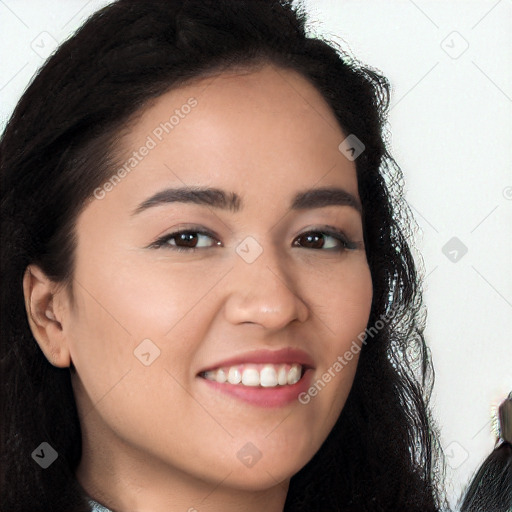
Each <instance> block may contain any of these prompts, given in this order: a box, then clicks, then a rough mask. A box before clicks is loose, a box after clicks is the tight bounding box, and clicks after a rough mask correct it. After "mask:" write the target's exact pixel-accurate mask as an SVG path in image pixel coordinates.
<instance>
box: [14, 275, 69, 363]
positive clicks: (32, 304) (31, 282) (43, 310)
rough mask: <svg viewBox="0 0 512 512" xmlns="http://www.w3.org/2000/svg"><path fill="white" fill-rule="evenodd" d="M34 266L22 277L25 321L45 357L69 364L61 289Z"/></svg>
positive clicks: (55, 361) (62, 291)
mask: <svg viewBox="0 0 512 512" xmlns="http://www.w3.org/2000/svg"><path fill="white" fill-rule="evenodd" d="M60 288H61V287H59V285H58V284H57V283H55V282H54V281H52V280H50V279H49V278H48V277H47V276H46V274H45V273H44V272H43V271H42V270H41V269H40V268H39V267H38V266H36V265H29V266H28V267H27V269H26V270H25V275H24V276H23V294H24V296H25V309H26V311H27V316H28V323H29V325H30V329H31V331H32V334H33V335H34V338H35V339H36V341H37V343H38V345H39V347H40V348H41V350H42V351H43V353H44V355H45V356H46V359H48V361H49V362H50V363H51V364H52V365H53V366H57V367H59V368H66V367H69V365H70V362H71V358H70V352H69V347H68V340H67V339H66V336H65V333H64V329H63V316H64V313H65V308H64V307H63V306H64V304H63V302H64V295H65V293H64V290H61V289H60Z"/></svg>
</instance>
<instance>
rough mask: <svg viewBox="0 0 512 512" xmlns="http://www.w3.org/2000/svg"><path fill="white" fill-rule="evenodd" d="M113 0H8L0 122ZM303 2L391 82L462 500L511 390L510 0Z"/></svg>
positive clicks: (455, 486) (454, 492)
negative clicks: (59, 47)
mask: <svg viewBox="0 0 512 512" xmlns="http://www.w3.org/2000/svg"><path fill="white" fill-rule="evenodd" d="M108 3H109V2H108V1H106V0H104V1H99V0H89V1H87V0H66V1H60V2H56V1H55V0H52V1H48V0H44V1H43V0H32V1H30V0H0V33H1V34H2V44H1V45H0V57H1V63H2V64H1V69H0V95H1V106H0V127H1V128H3V126H4V125H5V123H6V121H7V119H8V117H9V115H10V113H11V112H12V109H13V108H14V105H15V104H16V102H17V100H18V99H19V97H20V96H21V94H22V93H23V91H24V89H25V87H26V86H27V84H28V83H29V81H30V79H31V77H32V75H33V74H34V72H35V71H36V69H37V68H38V67H39V66H40V65H41V64H42V62H43V61H44V59H45V58H46V57H47V56H48V55H49V54H50V53H51V51H52V50H53V49H54V47H55V45H56V44H57V43H59V42H62V41H63V40H65V39H66V38H67V37H69V35H70V34H71V33H72V32H73V31H74V30H75V29H76V28H77V27H78V26H80V24H81V23H82V22H83V21H84V20H85V19H86V17H87V16H88V15H90V14H91V13H92V12H94V11H95V10H97V9H98V8H100V7H102V6H103V5H106V4H108ZM305 5H306V6H307V9H308V11H309V12H310V15H311V20H312V22H311V24H310V31H311V33H313V34H321V35H323V36H325V37H327V38H332V39H334V40H335V41H337V42H338V43H339V44H341V45H342V46H344V47H345V48H347V49H349V50H350V51H351V52H352V53H353V54H354V55H355V56H356V57H357V58H358V59H360V60H362V61H363V62H365V63H367V64H369V65H371V66H373V67H375V68H377V69H378V70H380V71H381V72H382V73H384V75H386V76H387V77H388V78H389V80H390V81H391V83H392V85H393V99H392V102H391V112H390V128H391V132H392V152H393V154H394V156H395V158H396V159H397V161H398V163H399V164H400V166H401V167H402V170H403V172H404V175H405V183H406V197H407V199H408V201H409V203H410V205H411V207H412V209H413V212H414V214H415V216H416V218H417V221H418V223H419V225H420V228H421V231H420V233H418V235H417V239H416V245H417V247H418V251H419V253H421V254H422V257H423V261H421V258H420V256H419V255H418V256H417V261H418V264H419V265H420V266H422V267H423V268H424V274H425V276H426V279H425V300H426V304H427V307H428V318H427V330H426V335H427V342H428V344H429V346H430V348H431V351H432V354H433V358H434V363H435V369H436V384H435V388H434V396H433V407H434V413H435V416H436V418H437V420H438V422H439V424H440V427H441V434H442V443H443V447H444V448H445V449H446V453H447V456H448V472H447V483H448V496H449V497H450V500H451V502H452V504H454V503H455V501H456V499H457V497H458V496H459V494H460V492H461V489H462V486H463V485H464V484H465V483H466V482H467V481H468V479H469V478H470V477H471V475H472V474H473V472H474V471H475V469H476V468H477V467H478V465H479V464H480V463H481V462H482V460H483V459H484V458H485V456H486V455H487V454H488V453H489V452H490V451H491V450H492V448H493V446H494V435H493V433H492V430H491V413H492V406H493V405H497V404H498V403H499V402H500V401H501V400H502V399H503V398H505V396H506V395H507V393H508V392H509V391H510V390H512V343H511V337H510V333H511V331H512V314H511V313H512V271H511V262H512V258H511V256H512V236H511V234H512V232H511V226H512V172H511V170H512V163H511V162H512V144H511V143H512V0H499V1H498V0H492V1H478V2H470V1H463V0H459V1H431V0H415V1H413V0H395V1H384V0H381V1H368V0H367V1H364V2H363V1H360V0H356V1H344V0H306V2H305ZM453 237H456V238H457V239H458V240H456V241H455V242H452V243H455V245H454V246H448V247H446V248H445V249H444V250H443V248H444V247H445V244H447V243H448V242H449V241H450V240H451V239H452V238H453ZM461 244H463V245H464V246H465V247H466V248H467V253H465V254H463V247H462V245H461ZM443 251H444V252H443ZM453 251H455V252H453ZM452 260H454V261H452ZM392 470H393V468H390V471H392ZM362 477H363V478H364V475H362Z"/></svg>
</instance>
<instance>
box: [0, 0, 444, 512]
mask: <svg viewBox="0 0 512 512" xmlns="http://www.w3.org/2000/svg"><path fill="white" fill-rule="evenodd" d="M388 102H389V86H388V82H387V80H386V79H385V78H384V77H382V76H381V75H379V74H378V73H376V72H375V71H373V70H371V69H369V68H368V67H364V66H362V65H360V64H358V63H357V62H356V61H354V60H353V59H351V58H349V56H348V55H346V54H344V53H343V52H342V51H341V50H339V49H338V50H337V49H335V48H333V47H332V46H330V45H329V44H327V43H325V42H323V41H321V40H319V39H315V38H307V37H306V35H305V14H304V12H303V11H302V10H300V9H294V8H292V6H291V4H290V3H289V2H284V1H281V2H277V1H272V0H261V1H254V0H253V1H240V0H236V1H235V0H222V1H216V2H204V1H199V0H194V1H188V2H184V1H164V0H160V1H154V2H150V3H149V2H148V3H147V2H137V1H133V0H119V1H118V2H115V3H113V4H111V5H109V6H108V7H105V8H104V9H102V10H101V11H99V12H98V13H96V14H95V15H94V16H93V17H92V18H91V19H90V20H89V21H88V22H87V23H86V24H85V25H84V26H83V27H82V28H81V29H80V30H79V31H78V32H77V33H76V34H75V35H74V36H73V37H72V38H71V39H69V40H68V41H66V42H65V43H64V44H63V45H62V46H61V47H60V48H59V50H58V51H57V52H56V53H55V55H54V56H52V57H51V58H50V59H49V61H48V62H47V63H46V64H45V66H44V67H43V68H42V69H41V71H40V72H39V73H38V75H37V77H36V78H35V80H34V81H33V82H32V84H31V85H30V87H29V88H28V89H27V91H26V93H25V94H24V96H23V98H22V99H21V101H20V102H19V104H18V106H17V108H16V110H15V112H14V114H13V116H12V118H11V120H10V121H9V123H8V125H7V128H6V130H5V132H4V134H3V137H2V141H1V176H2V199H1V208H2V222H3V226H2V237H3V242H4V243H2V275H3V276H4V283H3V287H2V306H1V307H2V310H1V311H2V322H3V324H2V325H3V326H4V328H3V329H2V353H1V360H2V370H3V372H4V375H5V385H4V393H3V395H4V396H3V413H4V414H3V417H4V418H6V419H5V420H4V426H3V429H2V457H3V460H2V462H3V464H2V467H3V473H2V503H3V508H2V510H4V511H6V512H14V511H24V512H29V511H36V510H37V511H40V510H45V511H46V510H55V511H57V510H59V511H60V510H62V511H66V512H69V511H77V512H79V511H88V510H91V507H95V508H96V509H98V510H99V509H100V508H99V507H100V505H99V503H101V504H102V505H103V506H105V507H108V508H109V509H110V510H113V511H118V512H121V511H123V512H124V511H127V510H137V511H146V510H151V511H154V512H159V511H163V510H165V511H170V510H189V511H193V510H223V511H229V510H240V509H242V510H247V511H252V510H254V511H256V510H258V511H260V510H263V509H265V510H268V511H283V510H284V511H315V510H318V511H322V512H328V511H338V510H339V511H341V510H343V511H363V510H367V511H370V510H371V511H373V510H375V511H376V510H407V511H415V510H417V511H422V512H425V511H429V510H439V509H440V507H441V506H443V498H442V496H441V493H440V491H438V483H439V482H438V479H439V471H438V470H437V469H436V468H438V459H439V455H440V450H439V444H438V438H437V434H436V430H435V428H434V426H433V424H432V421H431V419H430V414H429V411H428V405H427V404H428V396H429V392H430V386H431V377H432V372H431V369H430V361H429V358H428V354H427V351H426V347H425V343H424V339H423V328H424V323H423V320H424V319H423V315H422V301H421V287H420V279H419V277H418V275H417V274H416V270H415V266H414V262H413V259H412V256H411V252H410V247H409V242H408V237H409V235H410V233H411V228H412V219H411V217H410V215H409V210H408V207H407V205H406V203H405V202H404V201H403V199H402V198H401V188H400V179H401V173H400V170H399V168H398V166H397V165H396V164H395V162H394V160H393V159H392V157H391V155H390V154H389V152H388V150H387V148H386V145H385V141H384V133H383V125H384V122H385V114H386V109H387V107H388Z"/></svg>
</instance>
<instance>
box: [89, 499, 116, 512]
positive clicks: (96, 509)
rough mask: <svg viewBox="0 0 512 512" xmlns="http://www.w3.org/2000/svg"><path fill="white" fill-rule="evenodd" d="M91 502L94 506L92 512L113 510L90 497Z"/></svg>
mask: <svg viewBox="0 0 512 512" xmlns="http://www.w3.org/2000/svg"><path fill="white" fill-rule="evenodd" d="M89 504H90V505H91V507H92V509H91V512H112V510H110V509H109V508H107V507H104V506H103V505H100V504H99V503H98V502H97V501H94V500H93V499H89Z"/></svg>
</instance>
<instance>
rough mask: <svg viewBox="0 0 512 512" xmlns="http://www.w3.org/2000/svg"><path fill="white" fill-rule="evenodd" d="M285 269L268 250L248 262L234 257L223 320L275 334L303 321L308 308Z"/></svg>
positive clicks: (296, 283)
mask: <svg viewBox="0 0 512 512" xmlns="http://www.w3.org/2000/svg"><path fill="white" fill-rule="evenodd" d="M286 267H287V265H286V262H285V261H284V258H283V257H282V255H280V254H279V253H278V251H277V250H275V249H271V248H265V250H263V252H262V253H261V255H260V256H259V257H258V258H257V259H256V260H255V261H253V262H252V263H248V262H247V261H245V260H244V259H243V258H241V257H238V255H237V257H236V262H235V268H234V269H233V271H232V272H230V282H229V285H227V286H228V287H229V297H228V299H227V301H226V303H225V316H226V319H227V320H228V321H229V322H231V323H232V324H233V325H236V324H241V323H251V324H257V325H260V326H262V327H265V328H266V329H269V330H275V331H278V330H280V329H283V328H284V327H286V326H287V325H288V324H290V323H291V322H294V321H298V322H301V323H302V322H305V321H306V320H307V318H308V317H309V308H308V306H307V305H306V303H305V302H304V301H303V300H302V298H301V296H300V293H301V290H300V289H299V286H298V284H299V282H298V278H297V277H298V276H294V275H293V272H292V270H290V266H289V265H288V268H286Z"/></svg>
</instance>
